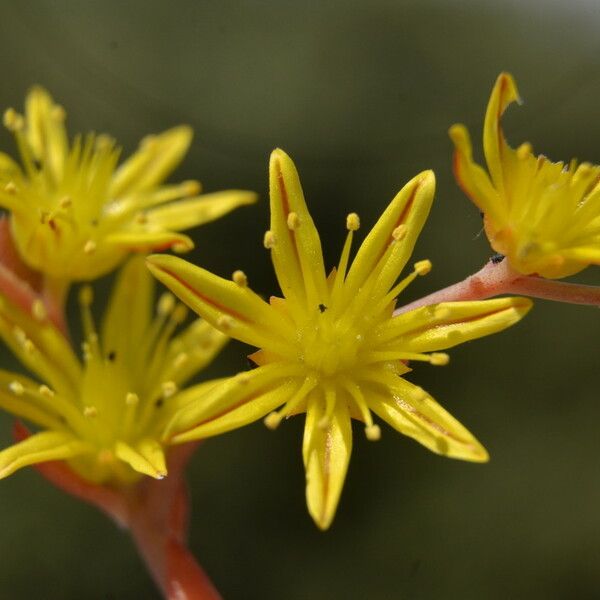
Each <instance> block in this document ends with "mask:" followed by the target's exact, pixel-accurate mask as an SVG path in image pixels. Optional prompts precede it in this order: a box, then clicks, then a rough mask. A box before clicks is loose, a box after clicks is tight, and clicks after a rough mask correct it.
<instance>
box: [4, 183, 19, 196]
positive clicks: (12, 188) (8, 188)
mask: <svg viewBox="0 0 600 600" xmlns="http://www.w3.org/2000/svg"><path fill="white" fill-rule="evenodd" d="M4 191H5V192H6V193H7V194H15V193H16V192H17V186H16V185H15V183H14V181H9V182H8V183H7V184H6V185H5V186H4Z"/></svg>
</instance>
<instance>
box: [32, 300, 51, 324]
mask: <svg viewBox="0 0 600 600" xmlns="http://www.w3.org/2000/svg"><path fill="white" fill-rule="evenodd" d="M31 314H32V315H33V318H34V319H35V320H36V321H44V320H45V319H46V317H47V316H48V313H47V311H46V307H45V306H44V303H43V302H42V301H41V300H40V299H39V298H36V299H35V300H34V301H33V302H32V304H31Z"/></svg>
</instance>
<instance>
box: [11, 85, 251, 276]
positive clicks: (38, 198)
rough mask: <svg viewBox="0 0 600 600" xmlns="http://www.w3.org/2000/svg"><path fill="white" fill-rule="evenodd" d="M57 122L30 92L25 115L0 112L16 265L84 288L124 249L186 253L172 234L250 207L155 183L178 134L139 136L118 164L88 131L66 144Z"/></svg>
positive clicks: (192, 185) (187, 135) (184, 143)
mask: <svg viewBox="0 0 600 600" xmlns="http://www.w3.org/2000/svg"><path fill="white" fill-rule="evenodd" d="M64 119H65V112H64V109H63V108H62V107H61V106H59V105H58V104H55V103H54V101H53V100H52V98H51V96H50V95H49V94H48V92H46V91H45V90H44V89H42V88H39V87H36V88H34V89H33V90H32V91H31V92H30V93H29V94H28V95H27V99H26V103H25V115H24V116H22V115H20V114H18V113H16V112H15V111H14V110H13V109H8V110H7V111H6V113H5V114H4V123H5V125H6V126H7V127H8V129H10V130H11V131H12V132H13V133H14V136H15V138H16V141H17V145H18V149H19V152H20V155H21V161H22V167H20V166H19V165H18V164H17V163H16V162H14V161H13V160H12V159H11V158H10V157H9V156H7V155H6V154H3V153H0V206H1V207H3V208H6V209H8V210H9V211H10V213H11V228H12V232H13V236H14V239H15V242H16V245H17V247H18V249H19V252H20V254H21V256H22V258H23V259H24V260H25V262H26V263H27V264H28V265H29V266H30V267H32V268H34V269H36V270H38V271H42V272H43V273H44V274H45V275H47V276H50V277H53V278H55V279H57V280H65V281H75V280H79V281H81V280H91V279H95V278H97V277H99V276H101V275H103V274H105V273H107V272H108V271H110V270H112V269H113V268H114V267H115V266H116V265H117V264H118V263H119V262H120V261H121V260H122V259H123V258H124V257H125V256H126V254H127V253H128V252H130V251H132V250H148V249H155V250H156V249H164V248H169V247H170V248H173V249H175V250H181V251H184V250H189V249H190V248H192V247H193V243H192V241H191V239H190V238H189V237H188V236H186V235H183V234H181V233H178V232H179V231H181V230H184V229H189V228H190V227H194V226H196V225H200V224H203V223H206V222H208V221H212V220H214V219H217V218H218V217H220V216H222V215H224V214H225V213H227V212H229V211H230V210H232V209H234V208H236V207H237V206H240V205H242V204H249V203H251V202H253V201H254V200H255V195H254V194H253V193H250V192H244V191H238V190H230V191H223V192H216V193H213V194H205V195H203V196H198V194H199V193H200V185H199V183H198V182H197V181H185V182H183V183H179V184H173V185H161V184H162V182H163V181H164V180H165V179H166V178H167V177H168V175H169V174H170V173H171V171H173V169H174V168H175V167H176V166H177V165H178V164H179V162H180V161H181V159H182V158H183V156H184V155H185V153H186V151H187V149H188V147H189V145H190V142H191V139H192V130H191V129H190V128H189V127H187V126H180V127H175V128H173V129H170V130H168V131H165V132H164V133H161V134H158V135H152V136H148V137H147V138H145V139H144V140H142V143H141V144H140V148H139V149H138V151H137V152H136V153H135V154H133V155H132V156H131V157H130V158H129V159H128V160H126V161H125V162H124V163H123V164H122V165H120V166H117V163H118V160H119V155H120V152H121V150H120V148H119V147H118V146H116V145H115V141H114V140H113V139H111V138H110V137H108V136H106V135H94V134H93V133H90V134H88V135H86V136H81V135H80V136H77V137H75V139H74V141H73V142H72V143H71V144H70V143H69V140H68V137H67V131H66V129H65V126H64Z"/></svg>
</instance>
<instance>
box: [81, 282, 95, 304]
mask: <svg viewBox="0 0 600 600" xmlns="http://www.w3.org/2000/svg"><path fill="white" fill-rule="evenodd" d="M93 301H94V290H93V289H92V286H91V285H84V286H83V287H82V288H81V289H80V290H79V303H80V304H81V305H82V306H91V304H92V302H93Z"/></svg>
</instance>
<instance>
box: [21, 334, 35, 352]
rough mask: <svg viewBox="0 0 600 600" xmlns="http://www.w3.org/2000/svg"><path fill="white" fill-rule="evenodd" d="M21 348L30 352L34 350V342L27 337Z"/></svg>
mask: <svg viewBox="0 0 600 600" xmlns="http://www.w3.org/2000/svg"><path fill="white" fill-rule="evenodd" d="M23 350H25V352H27V353H28V354H31V353H32V352H33V351H34V350H35V344H34V343H33V342H32V341H31V340H30V339H29V338H27V339H26V340H25V341H24V342H23Z"/></svg>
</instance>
